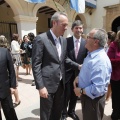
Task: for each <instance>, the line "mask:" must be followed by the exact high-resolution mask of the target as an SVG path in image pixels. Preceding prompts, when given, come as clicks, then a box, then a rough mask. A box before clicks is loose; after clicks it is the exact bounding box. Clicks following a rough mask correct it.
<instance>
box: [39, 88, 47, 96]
mask: <svg viewBox="0 0 120 120" xmlns="http://www.w3.org/2000/svg"><path fill="white" fill-rule="evenodd" d="M39 95H40V96H41V97H43V98H48V91H47V89H46V87H44V88H42V89H40V90H39Z"/></svg>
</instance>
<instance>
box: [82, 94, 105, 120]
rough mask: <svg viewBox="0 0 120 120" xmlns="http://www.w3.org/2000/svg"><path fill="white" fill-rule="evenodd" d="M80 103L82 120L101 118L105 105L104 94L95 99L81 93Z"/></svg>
mask: <svg viewBox="0 0 120 120" xmlns="http://www.w3.org/2000/svg"><path fill="white" fill-rule="evenodd" d="M81 104H82V113H83V120H102V118H103V115H104V107H105V95H104V96H101V97H98V98H95V99H91V98H90V97H88V96H86V95H82V96H81Z"/></svg>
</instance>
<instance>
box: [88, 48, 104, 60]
mask: <svg viewBox="0 0 120 120" xmlns="http://www.w3.org/2000/svg"><path fill="white" fill-rule="evenodd" d="M100 51H104V48H100V49H97V50H94V51H93V52H88V55H89V56H90V57H91V58H94V57H95V56H97V55H98V54H99V52H100Z"/></svg>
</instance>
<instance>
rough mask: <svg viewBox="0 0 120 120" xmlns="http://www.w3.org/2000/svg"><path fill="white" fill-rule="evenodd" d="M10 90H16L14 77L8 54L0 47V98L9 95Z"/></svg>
mask: <svg viewBox="0 0 120 120" xmlns="http://www.w3.org/2000/svg"><path fill="white" fill-rule="evenodd" d="M10 88H16V75H15V70H14V66H13V61H12V58H11V55H10V52H9V51H8V49H6V48H2V47H0V98H2V99H4V98H5V97H6V96H7V95H9V94H10Z"/></svg>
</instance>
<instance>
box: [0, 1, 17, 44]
mask: <svg viewBox="0 0 120 120" xmlns="http://www.w3.org/2000/svg"><path fill="white" fill-rule="evenodd" d="M0 11H2V12H0V16H1V17H0V35H4V36H5V37H6V38H7V40H8V41H9V43H10V42H11V38H12V34H13V33H17V32H18V31H17V24H16V22H15V21H14V19H13V17H14V13H13V11H12V9H11V7H10V5H9V4H8V3H6V2H5V1H4V0H1V1H0Z"/></svg>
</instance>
